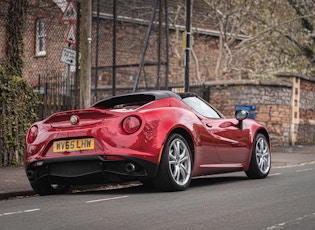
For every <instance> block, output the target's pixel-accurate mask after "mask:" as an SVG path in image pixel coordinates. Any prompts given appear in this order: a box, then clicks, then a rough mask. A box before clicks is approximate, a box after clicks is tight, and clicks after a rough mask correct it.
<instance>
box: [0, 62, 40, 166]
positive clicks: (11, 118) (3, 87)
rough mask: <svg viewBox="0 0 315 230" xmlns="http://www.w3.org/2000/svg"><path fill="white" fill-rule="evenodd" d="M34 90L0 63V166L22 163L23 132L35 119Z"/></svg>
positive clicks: (35, 99)
mask: <svg viewBox="0 0 315 230" xmlns="http://www.w3.org/2000/svg"><path fill="white" fill-rule="evenodd" d="M38 104H39V100H38V95H37V93H36V92H35V91H34V90H33V89H32V88H31V87H30V86H29V84H28V83H27V82H26V81H25V79H23V78H22V77H19V76H14V75H13V76H12V75H11V74H8V73H7V72H6V71H5V69H4V68H2V67H1V66H0V166H11V165H21V164H22V163H23V160H24V152H25V136H26V132H27V130H28V128H29V126H30V125H31V123H32V122H34V121H35V120H37V113H36V112H37V108H38Z"/></svg>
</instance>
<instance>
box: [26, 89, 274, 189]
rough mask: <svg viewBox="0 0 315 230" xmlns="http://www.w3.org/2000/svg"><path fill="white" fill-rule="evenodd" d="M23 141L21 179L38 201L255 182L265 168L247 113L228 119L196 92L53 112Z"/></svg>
mask: <svg viewBox="0 0 315 230" xmlns="http://www.w3.org/2000/svg"><path fill="white" fill-rule="evenodd" d="M26 142H27V146H26V155H25V169H26V175H27V177H28V179H29V182H30V184H31V186H32V188H33V190H34V191H35V192H36V193H38V194H39V195H49V194H58V193H66V192H68V190H69V189H70V186H72V185H86V184H106V183H109V182H128V181H140V182H143V183H147V184H150V185H153V186H155V187H156V188H157V189H159V190H162V191H181V190H185V189H186V188H187V187H188V186H189V185H190V182H191V179H192V178H194V177H197V176H203V175H210V174H218V173H226V172H235V171H244V172H245V173H246V175H247V176H248V177H249V178H256V179H260V178H265V177H266V176H267V175H268V173H269V170H270V167H271V151H270V149H271V146H270V137H269V134H268V132H267V130H266V128H265V127H263V126H262V125H260V124H258V123H257V122H256V121H254V120H252V119H250V118H248V111H245V110H239V111H236V112H235V118H229V119H227V118H225V117H224V116H223V115H222V114H221V113H220V112H219V111H218V110H216V109H215V108H214V107H213V106H211V105H210V104H209V103H207V102H206V101H205V100H203V99H202V98H201V97H199V96H197V95H196V94H194V93H180V94H177V93H174V92H171V91H147V92H137V93H130V94H125V95H119V96H114V97H110V98H107V99H104V100H101V101H99V102H97V103H96V104H94V105H92V106H91V107H89V108H86V109H82V110H71V111H65V112H58V113H55V114H53V115H51V116H50V117H48V118H47V119H45V120H43V121H38V122H36V123H34V124H32V125H31V127H30V128H29V131H28V133H27V136H26Z"/></svg>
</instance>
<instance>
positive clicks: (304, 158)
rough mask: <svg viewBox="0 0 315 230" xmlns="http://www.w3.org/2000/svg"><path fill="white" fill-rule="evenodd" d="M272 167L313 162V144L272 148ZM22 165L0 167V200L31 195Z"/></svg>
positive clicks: (32, 193) (314, 152) (314, 151)
mask: <svg viewBox="0 0 315 230" xmlns="http://www.w3.org/2000/svg"><path fill="white" fill-rule="evenodd" d="M271 159H272V168H284V167H292V166H299V165H305V164H315V145H295V146H285V147H274V148H273V149H272V155H271ZM32 195H34V192H33V190H32V187H31V186H30V184H29V182H28V179H27V177H26V174H25V170H24V167H23V166H19V167H4V168H0V200H3V199H9V198H12V197H19V196H32Z"/></svg>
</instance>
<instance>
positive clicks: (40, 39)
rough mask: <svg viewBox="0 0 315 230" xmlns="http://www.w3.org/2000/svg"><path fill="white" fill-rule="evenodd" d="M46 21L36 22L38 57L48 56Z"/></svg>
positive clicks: (43, 19)
mask: <svg viewBox="0 0 315 230" xmlns="http://www.w3.org/2000/svg"><path fill="white" fill-rule="evenodd" d="M46 24H47V23H46V19H45V18H41V19H38V20H37V21H36V56H45V55H46Z"/></svg>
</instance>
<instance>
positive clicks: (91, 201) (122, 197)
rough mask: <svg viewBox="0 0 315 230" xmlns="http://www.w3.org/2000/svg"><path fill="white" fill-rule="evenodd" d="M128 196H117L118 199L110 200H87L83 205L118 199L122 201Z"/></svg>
mask: <svg viewBox="0 0 315 230" xmlns="http://www.w3.org/2000/svg"><path fill="white" fill-rule="evenodd" d="M127 197H129V196H118V197H112V198H105V199H99V200H89V201H86V202H85V203H87V204H88V203H95V202H102V201H109V200H118V199H124V198H127Z"/></svg>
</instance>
